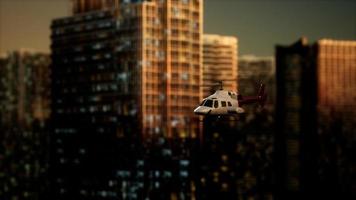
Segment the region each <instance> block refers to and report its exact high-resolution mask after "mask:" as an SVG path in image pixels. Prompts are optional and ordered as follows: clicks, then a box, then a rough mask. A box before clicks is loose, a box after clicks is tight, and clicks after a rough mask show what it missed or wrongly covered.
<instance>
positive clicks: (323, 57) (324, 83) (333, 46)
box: [316, 39, 356, 113]
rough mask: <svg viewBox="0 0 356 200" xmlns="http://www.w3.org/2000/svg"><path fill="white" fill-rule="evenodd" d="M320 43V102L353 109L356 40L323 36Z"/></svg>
mask: <svg viewBox="0 0 356 200" xmlns="http://www.w3.org/2000/svg"><path fill="white" fill-rule="evenodd" d="M316 45H317V46H318V55H317V65H318V66H317V67H318V104H319V106H321V107H322V108H324V109H334V110H335V111H342V112H344V113H345V112H350V111H351V110H352V108H354V107H355V105H356V103H355V102H356V93H355V92H354V91H356V41H342V40H331V39H322V40H319V41H318V42H317V44H316Z"/></svg>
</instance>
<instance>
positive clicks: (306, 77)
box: [275, 38, 317, 199]
mask: <svg viewBox="0 0 356 200" xmlns="http://www.w3.org/2000/svg"><path fill="white" fill-rule="evenodd" d="M315 64H316V63H315V48H314V47H313V46H309V45H308V44H307V41H306V39H305V38H302V39H301V40H300V41H298V42H296V43H295V44H293V45H291V46H277V48H276V77H277V101H276V103H277V107H276V135H275V167H276V173H277V177H276V178H277V183H278V186H279V188H278V193H279V195H280V196H279V197H280V198H281V199H286V198H287V199H290V198H293V199H300V198H305V197H306V196H307V194H308V195H309V194H312V193H314V192H315V189H316V188H315V187H316V185H317V182H316V180H317V178H316V176H317V168H316V166H317V161H316V158H317V155H316V152H315V151H316V148H315V145H316V142H317V140H316V137H317V135H316V134H317V119H316V117H317V110H316V104H317V88H316V78H317V77H316V65H315Z"/></svg>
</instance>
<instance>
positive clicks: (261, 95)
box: [257, 83, 267, 107]
mask: <svg viewBox="0 0 356 200" xmlns="http://www.w3.org/2000/svg"><path fill="white" fill-rule="evenodd" d="M257 97H258V103H259V104H260V105H261V106H262V107H263V106H264V105H265V104H266V101H267V93H266V92H265V84H263V83H261V85H260V89H259V90H258V94H257Z"/></svg>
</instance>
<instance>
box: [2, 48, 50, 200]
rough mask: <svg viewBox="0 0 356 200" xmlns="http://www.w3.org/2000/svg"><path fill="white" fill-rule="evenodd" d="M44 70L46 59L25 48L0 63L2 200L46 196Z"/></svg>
mask: <svg viewBox="0 0 356 200" xmlns="http://www.w3.org/2000/svg"><path fill="white" fill-rule="evenodd" d="M49 65H50V57H49V55H48V54H46V53H40V52H37V51H34V50H29V49H20V50H16V51H13V52H8V53H7V54H5V55H4V56H1V58H0V90H1V92H0V130H1V132H0V140H1V144H0V149H1V151H0V157H1V162H0V171H1V172H2V173H1V174H2V175H1V177H0V187H1V188H2V190H1V191H0V196H1V198H2V199H40V198H43V197H44V196H45V194H46V192H47V188H48V181H47V179H46V177H47V175H48V174H47V173H48V163H47V161H48V121H49V115H50V89H49V87H50V70H49ZM39 181H41V184H38V182H39Z"/></svg>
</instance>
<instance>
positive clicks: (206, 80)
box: [203, 34, 238, 97]
mask: <svg viewBox="0 0 356 200" xmlns="http://www.w3.org/2000/svg"><path fill="white" fill-rule="evenodd" d="M237 47H238V40H237V38H236V37H233V36H222V35H212V34H204V47H203V62H204V64H203V90H204V91H203V96H204V97H206V96H208V95H210V94H212V93H213V92H214V89H216V88H211V87H210V86H211V85H215V84H217V83H218V82H219V81H222V82H223V85H224V89H227V90H231V91H236V90H237V65H238V63H237V54H238V48H237Z"/></svg>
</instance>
